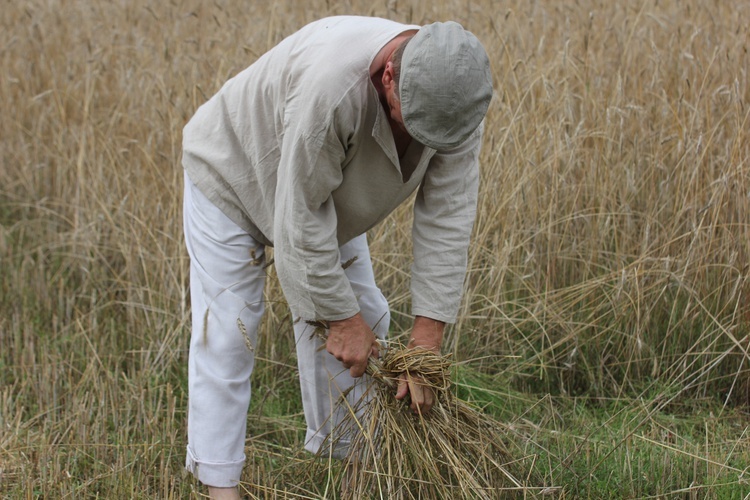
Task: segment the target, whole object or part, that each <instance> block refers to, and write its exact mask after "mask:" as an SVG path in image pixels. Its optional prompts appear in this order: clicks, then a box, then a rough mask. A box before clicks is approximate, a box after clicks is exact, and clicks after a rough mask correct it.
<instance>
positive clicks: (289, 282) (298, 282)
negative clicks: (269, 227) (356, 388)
mask: <svg viewBox="0 0 750 500" xmlns="http://www.w3.org/2000/svg"><path fill="white" fill-rule="evenodd" d="M298 102H299V105H300V106H302V108H301V109H298V108H297V107H296V105H295V104H296V103H291V104H290V105H288V106H287V111H286V117H285V132H284V134H285V135H284V139H283V141H282V150H281V152H280V165H279V169H278V179H277V186H276V195H275V207H276V215H275V219H274V259H275V262H276V270H277V273H278V276H279V281H280V283H281V286H282V289H283V290H284V295H285V296H286V299H287V301H288V303H289V307H290V309H291V310H292V313H293V315H294V316H295V318H300V317H301V318H305V319H325V320H331V321H333V320H340V319H345V318H349V317H351V316H353V315H355V314H356V313H357V312H359V305H358V303H357V300H356V297H355V296H354V292H353V291H352V289H351V285H350V284H349V280H348V279H347V278H346V275H345V274H344V271H343V269H342V267H341V260H340V255H339V243H338V240H337V236H336V231H337V219H336V211H335V209H334V204H333V198H332V196H331V193H332V192H333V191H334V190H335V189H336V187H337V186H339V185H340V184H341V182H342V179H343V174H342V162H343V161H344V158H345V153H346V137H347V132H346V122H347V120H348V116H344V117H342V116H339V115H337V113H339V112H338V111H336V109H337V108H338V107H335V106H334V107H332V106H327V107H326V106H325V105H321V104H317V105H316V103H311V102H303V100H299V101H298ZM344 109H346V107H344ZM320 110H328V111H327V114H326V111H320Z"/></svg>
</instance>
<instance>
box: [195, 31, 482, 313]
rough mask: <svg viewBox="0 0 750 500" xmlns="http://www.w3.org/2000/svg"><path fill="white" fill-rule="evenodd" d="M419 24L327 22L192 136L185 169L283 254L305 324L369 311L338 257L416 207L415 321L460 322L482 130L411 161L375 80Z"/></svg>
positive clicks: (286, 280)
mask: <svg viewBox="0 0 750 500" xmlns="http://www.w3.org/2000/svg"><path fill="white" fill-rule="evenodd" d="M418 28H419V27H418V26H410V25H403V24H399V23H396V22H393V21H388V20H384V19H377V18H365V17H353V16H339V17H331V18H326V19H322V20H319V21H316V22H313V23H312V24H309V25H307V26H306V27H304V28H302V29H301V30H300V31H298V32H297V33H295V34H293V35H291V36H289V37H288V38H286V39H285V40H283V41H282V42H281V43H280V44H279V45H278V46H276V47H275V48H273V49H272V50H271V51H270V52H268V53H266V54H265V55H263V56H262V57H260V58H259V59H258V60H257V61H256V62H255V63H253V64H252V65H251V66H250V67H248V68H247V69H245V70H244V71H242V72H241V73H239V74H238V75H236V76H235V77H234V78H232V79H230V80H229V81H228V82H227V83H226V84H225V85H224V86H223V87H222V88H221V90H220V91H219V92H218V93H217V94H216V95H214V96H213V97H212V98H211V99H210V100H209V101H208V102H206V103H205V104H204V105H203V106H201V107H200V108H199V109H198V111H197V112H196V114H195V116H194V117H193V118H192V119H191V120H190V121H189V123H188V124H187V125H186V126H185V129H184V131H183V165H184V168H185V169H186V170H187V173H188V176H189V177H190V179H191V180H192V181H193V182H194V183H195V184H196V185H197V187H198V188H199V189H200V190H201V192H203V193H204V194H205V195H206V196H207V197H208V198H209V199H210V200H211V201H212V202H213V203H215V204H216V205H217V206H218V207H219V208H220V209H221V210H222V211H223V212H224V213H225V214H226V215H227V216H228V217H230V218H231V219H232V220H233V221H235V222H236V223H237V224H238V225H239V226H240V227H242V228H243V229H245V230H246V231H248V233H250V234H251V235H252V236H253V237H254V238H255V239H257V240H258V241H260V242H262V243H264V244H266V245H272V246H273V247H274V259H275V265H276V269H277V273H278V276H279V280H280V282H281V286H282V289H283V291H284V295H285V297H286V299H287V301H288V303H289V306H290V308H291V310H292V313H293V314H294V316H295V318H304V319H326V320H340V319H345V318H348V317H351V316H353V315H354V314H356V313H357V312H358V311H359V306H358V304H357V300H356V297H355V296H354V294H353V292H352V289H351V286H350V285H349V282H348V280H347V278H346V276H345V275H344V272H343V270H342V268H341V262H340V258H339V252H338V248H339V246H340V245H342V244H344V243H346V242H347V241H349V240H351V239H352V238H354V237H356V236H358V235H360V234H363V233H364V232H366V231H367V230H369V229H370V228H372V227H373V226H374V225H375V224H377V223H378V222H380V221H382V220H383V219H384V218H385V217H386V216H387V215H388V214H389V213H391V212H392V211H393V210H394V209H395V208H396V207H397V206H398V205H400V204H401V203H402V202H403V201H404V200H406V199H407V198H408V197H409V196H410V195H411V194H412V193H413V192H414V191H415V190H417V189H418V193H417V197H416V199H415V203H414V219H413V228H412V234H413V247H414V263H413V266H412V283H411V289H412V313H413V314H415V315H421V316H426V317H429V318H433V319H436V320H439V321H444V322H449V323H450V322H454V321H455V319H456V314H457V311H458V306H459V302H460V299H461V291H462V286H463V281H464V277H465V273H466V260H467V257H466V255H467V248H468V244H469V236H470V233H471V230H472V226H473V223H474V217H475V212H476V200H477V186H478V178H479V173H478V155H479V149H480V142H481V127H480V128H479V129H478V130H477V131H476V132H475V133H474V134H473V135H472V136H471V137H470V138H469V139H468V140H467V141H466V142H465V143H464V144H463V145H461V146H459V147H457V148H455V149H453V150H450V151H440V152H436V151H435V150H433V149H430V148H427V147H424V146H422V145H421V144H419V143H417V142H416V141H412V144H411V146H410V147H409V149H408V151H407V152H406V154H405V155H404V157H403V158H402V159H400V160H399V158H398V154H397V152H396V148H395V144H394V140H393V135H392V133H391V130H390V127H389V124H388V119H387V116H386V114H385V111H384V109H383V106H382V105H381V103H380V100H379V98H378V94H377V91H376V90H375V87H374V85H373V84H372V82H371V80H370V75H369V67H370V64H371V62H372V61H373V59H374V58H375V56H376V54H377V53H378V52H379V50H380V49H381V48H382V47H383V46H385V44H386V43H387V42H389V41H390V40H391V39H393V38H394V37H395V36H396V35H398V34H399V33H402V32H404V31H406V30H409V29H418Z"/></svg>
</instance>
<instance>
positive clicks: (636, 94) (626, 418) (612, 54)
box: [0, 0, 750, 499]
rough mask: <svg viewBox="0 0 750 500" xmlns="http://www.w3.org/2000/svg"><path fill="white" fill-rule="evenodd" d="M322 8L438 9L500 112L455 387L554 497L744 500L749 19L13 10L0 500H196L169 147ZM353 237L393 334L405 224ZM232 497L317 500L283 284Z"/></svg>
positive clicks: (4, 168)
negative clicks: (476, 41)
mask: <svg viewBox="0 0 750 500" xmlns="http://www.w3.org/2000/svg"><path fill="white" fill-rule="evenodd" d="M329 14H368V15H369V14H373V15H383V16H387V17H390V18H392V19H395V20H399V21H404V22H416V23H422V22H429V21H433V20H438V19H456V20H458V21H460V22H462V23H463V24H464V25H465V26H466V27H468V28H469V29H471V30H472V31H473V32H474V33H475V34H477V36H478V37H479V38H480V39H481V40H482V41H483V42H484V44H485V45H486V47H487V50H488V53H489V55H490V58H491V60H492V64H493V76H494V80H495V83H496V96H495V98H494V99H493V102H492V104H491V107H490V110H489V112H488V115H487V120H486V124H485V125H486V126H485V136H484V148H483V150H482V155H481V165H482V170H481V175H482V185H481V192H480V204H479V207H478V213H477V223H476V225H475V230H474V237H473V242H472V246H471V248H470V252H469V271H468V275H467V281H466V285H465V294H464V300H463V305H462V310H461V314H460V317H459V320H458V323H457V325H455V327H453V328H451V329H450V330H449V331H448V333H447V335H446V340H445V344H444V350H445V351H446V352H449V353H452V355H453V358H454V360H455V362H456V366H455V369H454V371H455V378H456V382H457V388H456V390H457V392H458V394H459V395H460V396H461V397H463V398H464V399H467V400H470V401H473V402H474V403H475V404H477V405H478V406H479V407H481V408H483V409H484V411H487V412H489V413H491V414H492V415H493V416H494V417H495V418H497V419H498V420H499V421H501V422H503V423H505V424H507V425H508V429H509V431H508V435H507V436H506V437H507V440H508V444H509V448H510V449H511V450H512V451H513V453H515V454H517V456H518V457H519V459H525V460H529V461H530V462H533V463H534V469H535V472H536V473H537V474H538V475H539V476H540V477H542V478H543V481H542V482H543V483H544V484H540V485H538V487H539V488H540V489H537V490H534V491H529V492H528V493H529V496H532V494H535V493H539V492H540V491H541V488H545V487H554V488H557V489H556V490H555V491H557V492H558V494H559V496H561V497H564V498H618V497H625V498H700V499H703V498H710V499H723V498H729V499H734V498H742V499H746V498H750V483H749V482H748V481H749V480H750V477H749V475H750V469H748V464H750V412H749V411H748V404H750V356H748V351H749V350H750V329H748V324H749V320H750V302H749V301H748V297H749V296H750V295H749V294H750V274H749V272H750V260H749V259H750V223H748V221H750V198H748V196H747V193H748V192H750V169H749V167H750V141H748V131H749V130H750V127H748V123H749V122H750V109H749V108H748V105H747V103H748V102H750V82H749V81H748V76H747V75H748V74H750V54H748V47H747V46H748V40H747V35H746V32H747V30H746V26H748V25H750V10H749V8H748V6H747V5H746V3H743V2H710V1H708V0H701V1H697V2H676V1H661V0H660V1H658V2H657V1H655V0H646V1H642V2H641V1H639V2H631V1H626V2H600V1H594V0H580V1H576V2H573V1H561V2H523V1H518V0H509V1H508V2H505V3H502V4H498V3H497V2H490V1H489V0H479V1H474V2H458V1H452V0H442V1H439V2H417V1H413V2H408V1H401V2H381V3H375V4H373V3H372V2H368V1H365V0H353V1H349V2H338V1H325V2H323V1H318V0H312V1H308V2H300V1H297V0H277V1H275V2H249V3H248V2H237V1H233V0H228V1H217V2H213V3H206V2H199V1H197V0H173V1H170V2H156V1H152V0H131V1H128V2H124V3H123V2H82V1H80V0H73V1H68V2H62V1H57V0H53V1H51V2H40V1H36V0H24V1H18V2H10V3H8V4H7V5H4V7H3V9H0V69H2V72H0V74H2V75H3V76H2V78H0V102H2V105H3V108H2V109H3V111H4V114H3V117H4V118H3V120H0V496H1V497H2V498H8V499H16V498H29V499H34V498H40V499H41V498H44V499H51V498H143V499H151V498H200V497H201V495H202V494H204V493H205V491H204V489H203V488H202V487H201V486H200V485H199V484H197V483H196V481H195V480H194V479H192V477H190V476H189V475H187V474H186V473H185V472H184V471H183V464H184V454H185V445H186V442H185V425H186V418H185V417H186V415H185V412H186V406H187V375H186V373H187V346H188V337H189V331H188V330H189V297H188V265H187V264H188V261H187V256H186V252H185V249H184V244H183V241H182V232H181V187H182V175H181V170H180V167H179V160H180V150H181V129H182V127H183V126H184V124H185V123H186V121H187V120H188V119H189V117H190V116H192V114H193V113H194V112H195V110H196V108H197V107H198V106H199V105H200V104H201V103H202V102H204V101H205V98H206V96H209V95H211V94H212V93H213V92H215V91H216V90H217V89H218V88H219V87H220V85H221V84H222V83H223V82H224V81H225V80H226V79H227V78H228V77H230V76H231V75H233V74H235V73H236V72H238V71H239V70H241V69H242V68H244V67H245V66H247V65H248V64H250V63H251V62H252V61H253V60H254V59H255V58H257V57H258V56H259V55H260V54H262V53H263V52H264V51H265V50H267V49H268V48H269V47H270V46H272V45H273V44H275V43H276V42H278V41H279V40H280V39H282V38H283V37H284V36H285V35H287V34H289V33H291V32H292V31H294V30H295V29H297V28H298V27H300V26H302V25H303V24H305V23H306V22H308V21H310V20H312V19H314V18H318V17H322V16H324V15H329ZM409 208H410V207H409V206H408V204H407V206H404V207H402V208H400V209H399V210H397V211H396V212H395V213H394V214H393V215H392V216H391V217H390V218H389V219H388V220H386V221H385V222H384V223H383V224H381V225H379V226H378V227H376V228H374V229H373V230H372V231H371V233H370V235H369V237H370V243H371V252H372V255H373V261H374V265H375V271H376V275H377V279H378V283H379V286H380V287H381V288H382V289H383V291H384V293H385V294H386V295H387V297H388V298H389V300H390V303H391V307H392V311H393V327H392V335H393V336H403V335H406V334H408V328H409V325H410V323H411V318H410V316H409V311H410V303H409V266H410V259H411V257H410V255H411V245H410V223H411V218H410V211H409ZM266 300H267V302H268V305H267V316H266V318H265V321H264V324H263V325H262V327H261V329H260V331H259V345H258V346H257V356H258V363H257V367H256V370H255V373H254V375H253V387H254V398H253V401H252V405H251V408H250V413H249V416H248V429H249V438H248V441H247V443H246V445H247V446H246V451H247V455H248V464H247V467H246V469H245V473H244V475H243V488H244V489H245V490H247V492H248V494H249V496H251V497H259V498H274V497H276V498H320V497H326V498H336V496H337V493H336V491H337V484H336V481H337V478H338V473H339V472H340V471H339V470H338V468H337V467H338V466H337V465H336V464H332V463H327V462H325V461H318V462H316V461H315V460H314V459H313V458H312V457H310V456H309V455H307V454H306V453H305V452H303V451H302V450H301V449H302V441H303V439H304V418H303V417H302V410H301V403H300V400H299V395H298V382H297V380H296V359H295V354H294V349H293V334H292V328H291V320H290V318H289V314H288V312H287V309H286V307H285V304H284V300H283V296H282V294H281V291H280V288H279V286H278V282H277V280H276V278H275V276H274V272H273V268H271V269H270V270H269V280H268V286H267V289H266Z"/></svg>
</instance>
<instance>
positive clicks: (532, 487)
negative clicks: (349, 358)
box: [316, 325, 554, 499]
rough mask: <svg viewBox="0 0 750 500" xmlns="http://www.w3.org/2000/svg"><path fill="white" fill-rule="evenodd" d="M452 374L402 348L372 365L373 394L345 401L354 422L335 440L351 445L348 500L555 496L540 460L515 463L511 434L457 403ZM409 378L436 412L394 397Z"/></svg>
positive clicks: (345, 478) (427, 353)
mask: <svg viewBox="0 0 750 500" xmlns="http://www.w3.org/2000/svg"><path fill="white" fill-rule="evenodd" d="M317 326H321V325H317ZM316 330H317V331H318V335H319V336H324V332H325V331H324V330H323V329H322V328H317V329H316ZM450 367H451V361H450V356H443V355H440V354H437V353H435V352H433V351H431V350H428V349H424V348H408V349H407V348H404V347H403V346H401V345H392V346H391V347H389V348H387V349H384V350H383V352H382V355H381V357H380V359H374V358H370V361H369V363H368V367H367V375H369V382H368V383H369V387H368V389H367V390H366V391H365V394H364V395H363V396H362V398H361V399H360V400H359V401H358V402H357V403H356V404H355V405H353V406H350V405H349V403H348V402H347V400H346V398H343V397H342V398H341V399H340V400H339V405H345V406H346V410H347V412H346V414H347V415H348V417H347V418H346V419H345V420H344V421H343V422H341V423H340V424H339V425H338V426H336V427H335V428H334V431H333V433H332V435H331V437H330V439H332V440H334V441H350V445H349V447H348V453H347V455H346V457H345V458H344V461H343V467H342V468H341V471H342V472H341V476H342V477H341V478H340V479H341V498H344V499H352V498H389V499H412V498H414V499H418V498H446V499H448V498H451V499H452V498H466V499H468V498H472V499H475V498H486V499H490V498H509V497H511V498H512V497H520V496H524V497H535V496H538V495H542V494H546V493H550V492H553V491H554V489H551V488H543V487H542V482H541V480H540V479H539V478H538V477H537V475H536V474H534V472H533V458H534V457H532V456H523V457H517V458H514V457H512V456H511V453H510V452H509V450H508V445H507V444H506V440H507V439H508V437H509V434H510V433H511V431H510V430H509V429H508V427H506V426H505V425H503V424H502V423H500V422H497V421H496V420H494V419H493V418H491V417H490V416H489V415H487V414H486V413H483V412H481V411H479V410H478V409H477V408H475V407H474V406H472V405H471V404H469V403H467V402H465V401H462V400H461V399H459V398H457V397H455V396H454V393H455V390H454V387H453V385H452V383H451V380H450ZM402 374H407V376H408V377H411V378H412V379H421V380H422V383H423V384H424V385H426V386H428V387H430V388H431V389H432V390H433V392H434V394H435V404H434V406H433V407H432V409H431V410H430V411H429V412H427V413H425V414H420V413H414V412H412V411H411V409H410V402H409V401H408V398H405V399H404V400H397V399H396V398H395V397H394V395H395V388H396V387H397V385H398V380H399V377H400V376H401V375H402Z"/></svg>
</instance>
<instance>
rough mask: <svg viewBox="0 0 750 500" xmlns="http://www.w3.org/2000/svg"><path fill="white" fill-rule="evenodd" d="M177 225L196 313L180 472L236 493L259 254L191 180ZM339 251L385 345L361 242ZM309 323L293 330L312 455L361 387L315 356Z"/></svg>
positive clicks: (384, 311)
mask: <svg viewBox="0 0 750 500" xmlns="http://www.w3.org/2000/svg"><path fill="white" fill-rule="evenodd" d="M183 217H184V230H185V241H186V244H187V249H188V253H189V255H190V296H191V305H192V336H191V340H190V354H189V361H188V389H189V398H188V446H187V459H186V468H187V469H188V470H189V471H190V472H192V473H193V474H194V475H195V476H196V477H197V478H198V479H199V480H200V481H201V482H202V483H204V484H207V485H210V486H220V487H228V486H234V485H236V484H237V483H238V482H239V479H240V475H241V473H242V468H243V465H244V462H245V454H244V448H245V446H244V445H245V433H246V421H247V411H248V406H249V403H250V375H251V374H252V372H253V366H254V364H255V358H254V350H255V349H256V348H257V341H258V335H257V330H258V326H259V325H260V322H261V317H262V315H263V311H264V303H263V287H264V285H265V277H266V275H265V269H264V263H265V258H264V257H265V248H264V246H263V245H262V244H261V243H259V242H258V241H256V240H255V239H254V238H252V237H251V236H250V235H249V234H247V232H245V231H243V230H242V229H241V228H240V227H239V226H237V225H236V224H235V223H234V222H232V221H231V220H230V219H229V218H228V217H227V216H226V215H224V213H223V212H221V211H220V210H219V209H218V208H217V207H216V206H215V205H214V204H213V203H211V202H210V201H209V200H208V199H207V198H206V197H205V196H204V195H203V194H202V193H201V192H200V191H199V190H198V189H197V188H196V187H195V185H194V184H193V183H192V182H191V181H190V179H189V178H188V177H187V175H185V196H184V212H183ZM339 251H340V254H341V262H342V263H343V262H346V261H349V260H350V259H352V258H354V257H357V259H356V260H355V261H354V263H353V264H351V265H350V266H349V267H347V269H346V270H345V273H346V276H347V277H348V278H349V281H350V282H351V285H352V289H353V290H354V293H355V294H356V296H357V299H358V301H359V306H360V309H361V313H362V315H363V317H364V319H365V321H366V322H367V323H368V324H369V325H370V327H371V328H373V331H374V332H375V334H376V335H377V336H378V337H379V338H381V339H382V338H385V335H386V333H387V331H388V325H389V322H390V315H389V312H388V311H389V309H388V303H387V301H386V299H385V297H384V296H383V294H382V293H381V291H380V289H378V287H377V286H376V285H375V278H374V276H373V272H372V262H371V260H370V252H369V249H368V247H367V240H366V238H365V236H364V235H363V236H360V237H358V238H356V239H354V240H352V241H350V242H349V243H347V244H345V245H343V246H341V247H340V249H339ZM295 319H296V318H295ZM307 319H314V318H301V320H300V321H297V322H296V323H295V324H294V336H295V341H296V347H297V364H298V369H299V378H300V385H301V392H302V404H303V407H304V412H305V419H306V421H307V435H306V439H305V448H306V449H307V450H309V451H311V452H313V453H315V452H318V451H319V450H320V448H321V446H322V445H323V444H324V442H325V440H326V437H327V436H328V435H329V434H330V432H331V429H332V428H334V427H335V426H336V425H338V423H339V422H340V420H341V418H342V416H343V412H338V411H336V405H337V401H338V399H339V398H340V396H341V395H342V394H346V392H345V391H347V390H349V391H350V392H349V393H348V395H347V398H348V400H349V401H350V402H351V403H354V402H356V401H357V400H358V399H359V398H360V397H361V394H362V391H363V389H364V384H355V382H356V380H355V379H353V378H352V377H350V376H349V371H348V370H346V369H345V368H344V367H343V366H342V365H341V363H340V362H339V361H337V360H336V359H335V358H334V357H333V356H331V355H330V354H328V352H326V351H325V349H320V347H321V346H322V345H323V344H322V342H321V341H320V340H318V339H315V338H311V334H312V327H311V326H309V325H308V324H307V323H306V321H305V320H307ZM350 388H351V390H350ZM339 413H341V414H339ZM347 445H348V443H347V441H346V440H341V441H339V442H338V444H337V445H336V447H335V448H333V449H328V450H322V451H323V452H324V453H325V454H329V455H332V456H334V457H342V456H343V455H344V454H345V453H346V447H347Z"/></svg>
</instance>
